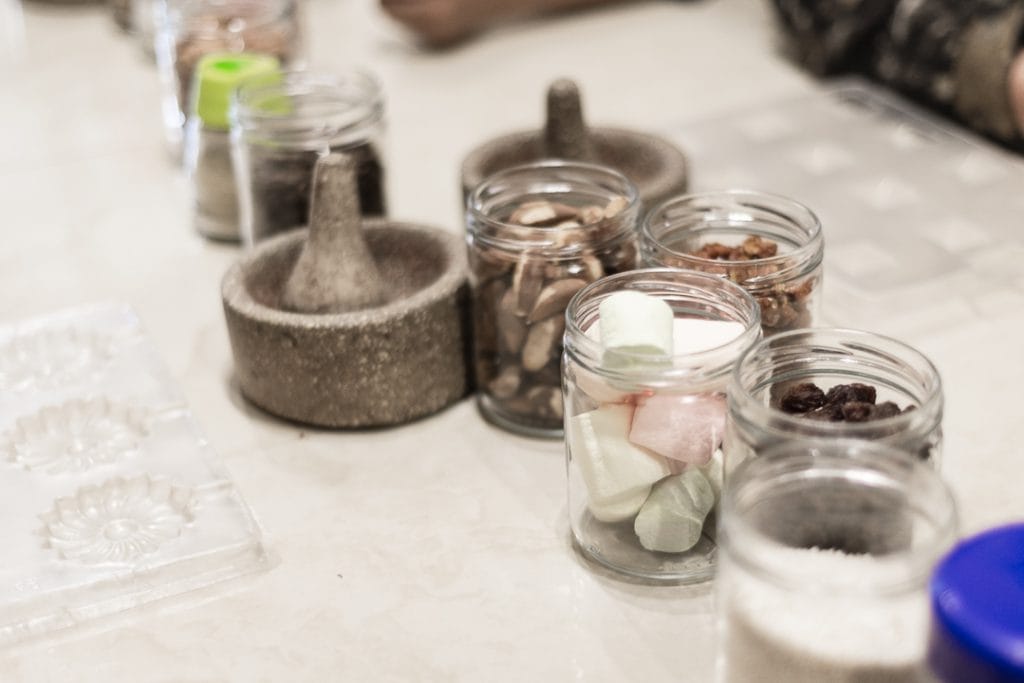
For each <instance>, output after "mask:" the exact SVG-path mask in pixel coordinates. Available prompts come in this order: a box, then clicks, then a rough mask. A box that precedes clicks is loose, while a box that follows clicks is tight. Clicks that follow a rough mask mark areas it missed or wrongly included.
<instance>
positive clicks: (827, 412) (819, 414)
mask: <svg viewBox="0 0 1024 683" xmlns="http://www.w3.org/2000/svg"><path fill="white" fill-rule="evenodd" d="M803 417H806V418H809V419H811V420H817V421H818V422H842V421H843V408H842V406H840V405H839V404H832V405H829V404H825V405H823V406H821V407H820V408H815V409H814V410H812V411H811V412H809V413H804V414H803Z"/></svg>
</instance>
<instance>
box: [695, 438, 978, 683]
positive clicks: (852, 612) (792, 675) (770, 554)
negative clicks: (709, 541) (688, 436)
mask: <svg viewBox="0 0 1024 683" xmlns="http://www.w3.org/2000/svg"><path fill="white" fill-rule="evenodd" d="M762 455H763V456H764V457H758V458H753V459H751V460H748V461H746V462H745V463H743V464H742V465H741V466H740V467H739V468H737V469H736V470H735V471H734V472H732V473H731V474H730V476H729V478H728V486H727V487H726V489H725V495H724V498H723V501H722V512H721V520H720V524H719V532H718V543H719V557H718V573H717V575H716V577H715V587H716V600H715V606H716V611H717V619H716V622H717V625H718V634H717V635H718V637H717V642H718V669H717V671H718V676H717V681H718V682H719V683H762V682H763V681H769V680H770V681H786V683H822V682H823V681H858V682H863V683H883V682H884V683H923V682H924V681H927V680H931V679H930V678H929V677H928V675H927V673H926V667H925V652H926V643H927V638H928V612H929V610H928V592H927V585H928V579H929V575H930V574H931V571H932V567H933V566H934V565H935V563H936V561H937V560H938V559H939V558H940V557H941V556H942V554H943V553H945V552H946V550H947V549H948V548H949V547H950V546H951V545H952V543H953V541H954V540H955V538H956V533H957V514H956V508H955V505H954V501H953V496H952V492H951V491H950V490H949V488H948V486H946V484H945V483H943V481H942V480H941V478H940V477H939V476H938V474H937V473H936V472H935V471H934V470H933V469H931V468H930V467H928V466H927V465H925V464H924V463H922V462H921V461H920V460H919V459H918V458H917V457H916V455H915V454H913V453H906V452H904V451H900V450H898V449H895V448H892V447H891V446H888V445H885V444H880V443H872V442H864V441H844V440H831V441H818V442H815V441H805V440H800V439H796V440H793V441H789V442H787V443H784V444H780V445H778V446H776V447H775V448H774V449H768V450H767V451H765V452H764V453H762ZM958 680H964V681H966V680H968V679H958Z"/></svg>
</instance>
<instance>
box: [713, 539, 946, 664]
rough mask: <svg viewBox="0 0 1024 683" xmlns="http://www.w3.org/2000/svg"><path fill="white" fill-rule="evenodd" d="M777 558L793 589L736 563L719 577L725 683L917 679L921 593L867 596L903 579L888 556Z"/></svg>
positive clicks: (923, 608)
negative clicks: (792, 578)
mask: <svg viewBox="0 0 1024 683" xmlns="http://www.w3.org/2000/svg"><path fill="white" fill-rule="evenodd" d="M774 559H775V558H773V560H774ZM777 559H778V560H779V561H780V562H784V563H785V564H786V566H787V567H788V569H787V573H789V574H793V573H796V578H797V580H798V581H799V582H800V583H799V585H800V586H801V588H800V589H798V590H794V589H792V588H789V589H786V588H782V587H780V586H777V585H774V584H772V583H769V582H767V581H762V580H759V579H754V578H752V577H750V576H749V575H747V574H745V573H742V572H741V571H739V570H736V569H732V570H731V573H729V574H728V577H727V578H726V577H723V579H722V580H723V581H725V585H723V586H722V589H723V590H724V591H726V592H727V593H726V594H725V595H724V596H723V598H724V600H726V605H725V606H726V613H725V619H726V620H727V628H728V633H727V635H726V639H725V642H724V647H725V651H724V656H725V658H726V662H727V671H728V675H727V677H726V680H727V681H729V683H753V682H755V681H756V682H758V683H760V682H762V681H780V682H781V681H785V682H786V683H830V682H832V681H835V682H837V683H846V682H850V683H853V682H856V683H883V682H886V683H888V682H893V683H903V682H912V681H918V680H920V675H921V674H920V668H921V661H922V659H923V657H924V649H925V641H926V636H927V631H928V603H927V598H926V595H925V591H924V590H923V589H921V590H917V591H913V592H911V593H910V594H905V593H900V594H896V595H877V594H872V593H871V592H870V588H871V587H873V586H875V585H877V583H878V582H879V581H887V582H891V580H892V579H896V578H900V577H902V575H903V574H904V572H905V568H904V567H902V566H901V565H900V564H899V563H898V562H897V561H889V560H883V559H880V558H876V557H871V556H864V555H847V554H845V553H842V552H839V551H834V550H817V549H808V550H797V549H792V550H786V551H782V552H780V553H779V557H778V558H777ZM767 672H771V674H770V676H768V677H766V676H767V675H768V674H767Z"/></svg>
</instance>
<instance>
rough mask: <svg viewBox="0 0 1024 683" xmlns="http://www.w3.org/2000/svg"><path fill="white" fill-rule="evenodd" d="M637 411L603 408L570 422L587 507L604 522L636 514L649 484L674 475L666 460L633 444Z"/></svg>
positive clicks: (570, 438)
mask: <svg viewBox="0 0 1024 683" xmlns="http://www.w3.org/2000/svg"><path fill="white" fill-rule="evenodd" d="M632 421H633V407H632V406H628V405H611V404H609V405H603V406H601V407H600V408H598V409H597V410H591V411H590V412H587V413H582V414H580V415H576V416H574V417H571V418H569V420H568V421H567V424H568V434H567V435H566V437H567V438H568V443H569V449H570V453H571V456H572V459H573V461H574V462H575V463H576V464H577V466H578V467H579V471H580V474H581V475H582V477H583V483H584V484H585V485H586V487H587V494H588V497H589V501H590V502H589V506H590V510H591V512H592V513H593V514H594V516H595V517H597V518H598V519H601V520H602V521H618V520H621V519H626V518H628V517H630V516H631V515H633V514H635V513H636V511H637V510H639V509H640V506H641V505H643V503H644V500H646V498H647V491H648V490H649V489H650V487H651V484H653V483H654V482H656V481H658V480H659V479H662V478H663V477H666V476H668V475H669V474H671V470H669V467H668V464H667V463H666V462H665V460H664V458H660V457H658V456H657V455H654V454H652V453H648V452H647V451H646V450H644V449H642V448H639V447H637V446H634V445H633V444H631V443H629V439H628V435H629V427H630V424H631V423H632Z"/></svg>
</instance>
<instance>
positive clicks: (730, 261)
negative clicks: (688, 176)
mask: <svg viewBox="0 0 1024 683" xmlns="http://www.w3.org/2000/svg"><path fill="white" fill-rule="evenodd" d="M641 235H642V236H641V247H642V250H643V259H644V263H645V264H646V265H648V266H668V267H670V268H683V269H687V270H699V271H701V272H705V273H714V274H716V275H721V276H724V277H726V278H728V279H729V280H731V281H733V282H735V283H737V284H738V285H740V286H741V287H743V288H744V289H746V290H747V291H748V292H750V293H751V294H752V295H753V297H754V298H755V299H756V300H757V303H758V304H759V305H760V306H761V324H762V325H763V327H764V334H765V336H766V337H768V336H771V335H772V334H775V333H777V332H782V331H785V330H791V329H796V328H801V327H810V326H812V325H813V324H814V321H815V319H816V317H817V314H818V311H819V309H820V306H821V304H820V302H821V280H822V258H823V255H824V239H823V238H822V234H821V223H820V222H819V221H818V217H817V216H815V215H814V213H813V212H812V211H811V210H810V209H808V208H807V207H805V206H804V205H802V204H800V203H798V202H795V201H793V200H791V199H787V198H785V197H778V196H775V195H770V194H765V193H762V192H749V191H742V190H730V191H723V192H708V193H702V194H690V195H684V196H681V197H676V198H674V199H670V200H668V201H666V202H664V203H663V204H660V205H659V206H655V207H653V208H652V209H651V211H650V212H649V213H648V214H647V217H646V218H645V219H644V222H643V226H642V228H641Z"/></svg>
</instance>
